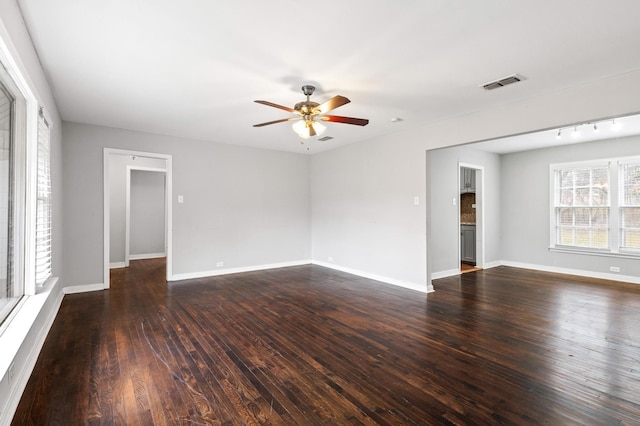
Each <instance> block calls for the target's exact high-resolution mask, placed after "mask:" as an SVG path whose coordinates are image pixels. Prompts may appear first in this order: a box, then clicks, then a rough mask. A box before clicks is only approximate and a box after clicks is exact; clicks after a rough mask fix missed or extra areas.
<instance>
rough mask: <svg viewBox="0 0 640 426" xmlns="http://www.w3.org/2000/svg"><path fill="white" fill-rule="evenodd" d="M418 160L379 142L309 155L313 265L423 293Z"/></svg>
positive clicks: (421, 183)
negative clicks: (322, 265) (310, 157)
mask: <svg viewBox="0 0 640 426" xmlns="http://www.w3.org/2000/svg"><path fill="white" fill-rule="evenodd" d="M424 161H425V160H424V155H415V151H413V150H410V149H399V148H398V146H397V145H395V144H390V143H385V141H384V140H379V141H369V142H367V143H362V144H356V145H350V146H347V147H344V148H342V149H339V150H333V151H328V152H324V153H321V154H315V155H314V156H313V158H312V168H311V196H312V203H311V204H312V223H313V225H312V229H313V230H312V244H313V259H314V261H315V262H317V263H320V264H326V265H327V266H331V267H334V268H340V269H343V270H348V271H349V272H354V273H358V274H361V275H365V276H370V277H373V278H378V279H381V280H384V281H387V282H393V283H396V284H400V285H405V286H408V287H412V288H422V289H425V290H426V285H425V283H426V268H425V256H426V245H425V233H426V226H425V220H424V217H425V213H424V212H425V209H424V206H425V200H424V182H425V174H424ZM416 196H418V197H419V205H417V206H416V205H414V197H416Z"/></svg>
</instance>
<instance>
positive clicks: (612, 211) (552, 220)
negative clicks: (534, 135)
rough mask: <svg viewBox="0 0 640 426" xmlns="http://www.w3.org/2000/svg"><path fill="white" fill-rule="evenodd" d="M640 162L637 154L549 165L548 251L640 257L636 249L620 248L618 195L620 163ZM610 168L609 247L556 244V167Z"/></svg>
mask: <svg viewBox="0 0 640 426" xmlns="http://www.w3.org/2000/svg"><path fill="white" fill-rule="evenodd" d="M638 162H640V156H632V157H616V158H604V159H597V160H589V161H576V162H570V163H556V164H550V166H549V250H550V251H555V252H565V253H574V254H586V255H600V256H612V257H622V258H638V259H640V251H639V250H633V249H632V250H628V249H626V250H625V249H621V248H620V235H621V234H620V233H621V229H620V206H619V201H620V195H621V190H622V177H621V175H620V171H621V169H622V168H621V167H620V166H621V165H622V164H628V163H638ZM603 165H608V167H609V248H608V249H598V248H588V247H576V246H567V245H560V244H557V243H556V237H557V234H556V226H557V224H556V186H557V185H558V180H557V174H556V172H557V171H558V170H566V169H572V168H576V169H577V168H589V167H601V166H603Z"/></svg>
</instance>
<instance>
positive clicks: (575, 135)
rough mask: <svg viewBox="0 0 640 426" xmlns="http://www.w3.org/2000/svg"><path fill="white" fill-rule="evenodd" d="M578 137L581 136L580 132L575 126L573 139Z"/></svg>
mask: <svg viewBox="0 0 640 426" xmlns="http://www.w3.org/2000/svg"><path fill="white" fill-rule="evenodd" d="M578 136H580V132H579V131H578V126H574V127H573V132H571V137H572V138H577V137H578Z"/></svg>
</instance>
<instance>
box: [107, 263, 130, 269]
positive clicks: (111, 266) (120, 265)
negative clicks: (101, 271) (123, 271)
mask: <svg viewBox="0 0 640 426" xmlns="http://www.w3.org/2000/svg"><path fill="white" fill-rule="evenodd" d="M126 267H127V264H126V263H125V262H112V263H110V264H109V269H117V268H126Z"/></svg>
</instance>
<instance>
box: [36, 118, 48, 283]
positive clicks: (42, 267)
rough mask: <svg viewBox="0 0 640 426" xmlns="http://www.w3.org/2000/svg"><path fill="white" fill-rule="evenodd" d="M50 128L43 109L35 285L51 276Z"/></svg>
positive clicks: (39, 125)
mask: <svg viewBox="0 0 640 426" xmlns="http://www.w3.org/2000/svg"><path fill="white" fill-rule="evenodd" d="M49 138H50V130H49V123H48V122H47V120H46V118H45V115H44V111H43V109H42V108H40V114H39V116H38V172H37V173H38V182H37V201H36V205H37V208H36V259H35V266H36V285H38V286H42V285H43V284H44V283H45V281H46V280H47V278H49V277H50V276H51V226H52V224H51V209H52V204H51V168H50V164H51V160H50V153H49V151H50V149H49V146H50V142H49Z"/></svg>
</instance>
